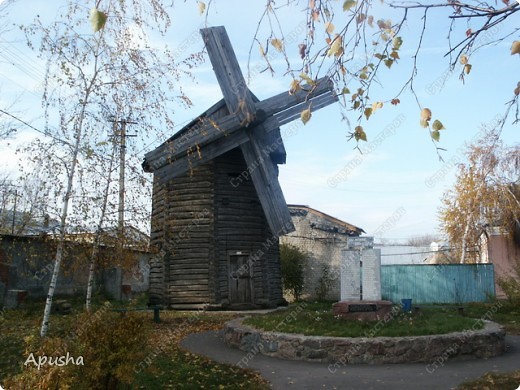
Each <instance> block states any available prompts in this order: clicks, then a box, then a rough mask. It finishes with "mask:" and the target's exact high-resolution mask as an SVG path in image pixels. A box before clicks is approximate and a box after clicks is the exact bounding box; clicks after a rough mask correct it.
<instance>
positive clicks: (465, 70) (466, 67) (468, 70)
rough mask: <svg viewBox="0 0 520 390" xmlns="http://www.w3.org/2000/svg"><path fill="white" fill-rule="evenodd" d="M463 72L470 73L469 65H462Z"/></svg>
mask: <svg viewBox="0 0 520 390" xmlns="http://www.w3.org/2000/svg"><path fill="white" fill-rule="evenodd" d="M464 72H465V73H466V74H469V72H471V64H466V65H464Z"/></svg>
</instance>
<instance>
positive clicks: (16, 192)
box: [11, 188, 18, 235]
mask: <svg viewBox="0 0 520 390" xmlns="http://www.w3.org/2000/svg"><path fill="white" fill-rule="evenodd" d="M17 200H18V190H17V189H16V188H15V189H14V207H13V223H12V226H11V234H12V235H14V225H15V221H16V201H17Z"/></svg>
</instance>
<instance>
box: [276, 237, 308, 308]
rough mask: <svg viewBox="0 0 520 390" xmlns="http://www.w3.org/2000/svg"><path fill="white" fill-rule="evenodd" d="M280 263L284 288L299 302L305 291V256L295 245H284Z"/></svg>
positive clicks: (281, 249) (281, 247)
mask: <svg viewBox="0 0 520 390" xmlns="http://www.w3.org/2000/svg"><path fill="white" fill-rule="evenodd" d="M280 261H281V271H282V283H283V288H284V290H287V291H289V292H290V293H291V294H292V295H293V296H294V299H295V300H296V301H299V300H300V297H301V294H302V291H303V282H304V275H303V268H304V263H305V254H304V253H303V252H302V251H300V250H299V249H298V248H296V247H295V246H293V245H286V244H282V245H280Z"/></svg>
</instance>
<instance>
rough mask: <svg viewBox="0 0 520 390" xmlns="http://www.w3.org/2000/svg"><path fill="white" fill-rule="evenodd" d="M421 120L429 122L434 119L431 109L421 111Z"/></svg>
mask: <svg viewBox="0 0 520 390" xmlns="http://www.w3.org/2000/svg"><path fill="white" fill-rule="evenodd" d="M421 119H422V120H425V121H426V122H428V121H429V120H430V119H432V111H431V110H430V109H429V108H423V109H422V110H421Z"/></svg>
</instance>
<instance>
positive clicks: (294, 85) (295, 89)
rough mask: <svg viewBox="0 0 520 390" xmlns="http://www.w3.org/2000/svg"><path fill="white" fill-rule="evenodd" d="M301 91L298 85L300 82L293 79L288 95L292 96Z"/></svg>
mask: <svg viewBox="0 0 520 390" xmlns="http://www.w3.org/2000/svg"><path fill="white" fill-rule="evenodd" d="M301 89H302V87H301V85H300V82H299V81H298V80H296V79H294V80H293V81H291V89H290V90H289V95H293V94H295V93H296V92H298V91H299V90H301Z"/></svg>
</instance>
